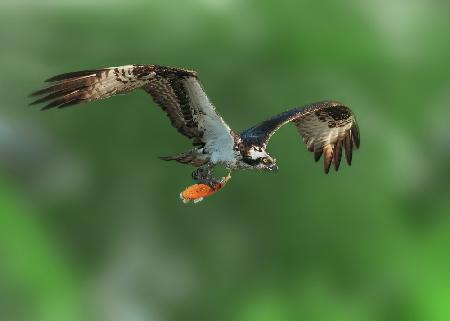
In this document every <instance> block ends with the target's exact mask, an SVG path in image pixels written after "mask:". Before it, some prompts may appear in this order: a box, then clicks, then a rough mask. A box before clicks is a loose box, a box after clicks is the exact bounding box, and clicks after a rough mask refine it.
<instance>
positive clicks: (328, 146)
mask: <svg viewBox="0 0 450 321" xmlns="http://www.w3.org/2000/svg"><path fill="white" fill-rule="evenodd" d="M288 122H292V123H294V124H295V126H296V127H297V130H298V131H299V133H300V134H301V135H302V137H303V141H304V142H305V144H306V146H307V148H308V150H309V151H311V152H313V153H314V159H315V160H316V161H318V160H319V159H320V158H321V156H322V154H323V155H324V170H325V173H328V171H329V169H330V165H331V163H333V165H334V168H335V169H336V171H337V170H338V169H339V164H340V162H341V155H342V147H344V149H345V156H346V159H347V163H348V164H349V165H351V162H352V152H353V147H356V148H359V143H360V138H359V129H358V125H357V123H356V119H355V116H354V115H353V113H352V111H351V110H350V108H348V107H346V106H344V105H343V104H341V103H338V102H333V101H323V102H318V103H314V104H311V105H308V106H305V107H303V108H294V109H291V110H289V111H286V112H284V113H282V114H279V115H277V116H275V117H272V118H271V119H268V120H266V121H264V122H262V123H260V124H258V125H256V126H254V127H251V128H249V129H247V130H245V131H244V132H242V133H241V139H242V141H243V143H244V144H245V145H247V146H251V145H253V146H260V147H263V148H266V146H267V143H268V142H269V140H270V137H271V136H272V135H273V134H274V133H275V132H276V131H277V130H278V129H279V128H280V127H281V126H283V125H284V124H286V123H288Z"/></svg>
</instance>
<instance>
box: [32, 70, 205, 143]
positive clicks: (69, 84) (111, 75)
mask: <svg viewBox="0 0 450 321" xmlns="http://www.w3.org/2000/svg"><path fill="white" fill-rule="evenodd" d="M188 77H193V78H197V74H196V72H195V71H192V70H186V69H181V68H171V67H163V66H157V65H127V66H121V67H111V68H104V69H99V70H84V71H79V72H70V73H65V74H62V75H58V76H55V77H52V78H50V79H48V80H46V81H47V82H50V83H51V85H50V86H49V87H47V88H44V89H42V90H38V91H36V92H34V93H32V94H31V96H33V97H38V99H37V100H35V101H34V102H32V103H31V105H35V104H41V103H47V104H46V105H45V106H44V107H43V108H42V109H43V110H45V109H49V108H62V107H66V106H71V105H75V104H79V103H83V102H89V101H94V100H99V99H104V98H108V97H111V96H113V95H117V94H123V93H126V92H130V91H132V90H135V89H139V88H142V89H144V90H145V91H147V92H148V93H149V94H150V95H151V96H152V97H153V100H154V101H155V102H156V103H157V104H158V105H159V106H160V107H161V108H162V109H163V110H164V111H165V112H166V114H167V115H168V117H169V118H170V120H171V123H172V125H173V126H174V127H175V128H177V130H178V131H179V132H180V133H182V134H183V135H185V136H187V137H189V138H196V139H195V141H194V143H199V139H200V137H201V136H202V133H201V132H200V130H199V129H198V126H197V124H196V123H195V121H194V119H193V111H192V109H191V107H192V106H190V101H189V97H188V95H187V93H186V89H185V87H184V79H186V78H188Z"/></svg>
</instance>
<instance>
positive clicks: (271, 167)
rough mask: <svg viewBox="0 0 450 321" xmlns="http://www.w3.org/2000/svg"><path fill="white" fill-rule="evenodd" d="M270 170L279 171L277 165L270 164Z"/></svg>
mask: <svg viewBox="0 0 450 321" xmlns="http://www.w3.org/2000/svg"><path fill="white" fill-rule="evenodd" d="M269 171H271V172H277V171H278V166H277V165H271V166H269Z"/></svg>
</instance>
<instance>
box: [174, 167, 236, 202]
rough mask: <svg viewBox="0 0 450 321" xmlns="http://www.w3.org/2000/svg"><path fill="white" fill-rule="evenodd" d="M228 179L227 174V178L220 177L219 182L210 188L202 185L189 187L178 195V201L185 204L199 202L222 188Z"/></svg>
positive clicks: (229, 177) (229, 176)
mask: <svg viewBox="0 0 450 321" xmlns="http://www.w3.org/2000/svg"><path fill="white" fill-rule="evenodd" d="M230 179H231V175H230V174H228V175H227V176H225V177H222V179H221V180H220V181H219V182H216V183H214V184H213V185H212V186H210V185H208V184H203V183H198V184H193V185H190V186H188V187H186V189H185V190H184V191H182V192H181V193H180V199H181V200H182V201H183V203H185V204H186V203H189V202H190V201H193V202H194V203H198V202H201V201H203V199H204V198H205V197H209V196H211V195H213V194H215V193H217V192H218V191H220V190H221V189H222V188H224V187H225V185H226V184H227V182H228V181H229V180H230Z"/></svg>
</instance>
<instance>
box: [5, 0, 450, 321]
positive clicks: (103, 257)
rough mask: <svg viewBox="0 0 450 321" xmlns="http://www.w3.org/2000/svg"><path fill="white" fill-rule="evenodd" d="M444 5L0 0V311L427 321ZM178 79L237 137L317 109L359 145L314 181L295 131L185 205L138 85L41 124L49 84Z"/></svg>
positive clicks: (449, 143) (443, 92) (444, 116)
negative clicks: (183, 75) (88, 75)
mask: <svg viewBox="0 0 450 321" xmlns="http://www.w3.org/2000/svg"><path fill="white" fill-rule="evenodd" d="M449 9H450V5H449V3H448V2H446V1H439V0H431V1H423V0H409V1H406V0H393V1H388V0H381V1H375V0H366V1H356V0H343V1H312V0H306V1H296V2H294V1H292V2H289V1H256V0H254V1H245V2H244V1H237V0H196V1H181V0H177V1H128V2H124V1H106V0H98V1H95V2H94V1H86V0H72V1H60V2H56V1H50V0H47V1H42V2H34V1H31V0H28V1H25V0H22V1H11V0H6V1H5V0H4V1H2V2H0V40H1V43H2V48H1V50H0V70H1V71H2V76H1V77H0V97H1V101H0V271H1V274H0V319H1V320H5V321H10V320H14V321H16V320H33V321H41V320H42V321H49V320H50V321H51V320H96V321H97V320H107V321H109V320H112V321H115V320H121V321H124V320H127V321H128V320H129V321H141V320H183V321H185V320H215V321H219V320H238V321H275V320H345V321H351V320H355V321H361V320H396V321H401V320H426V321H432V320H449V319H450V304H449V302H450V254H449V251H448V244H449V241H450V233H449V228H450V219H449V214H450V197H449V192H450V184H449V177H450V165H449V164H450V138H449V137H450V127H449V119H450V111H449V108H448V107H449V104H448V101H449V100H450V95H449V92H450V91H449V90H450V73H449V70H450V59H449V57H450V42H449V41H448V35H449V31H450V20H449V19H448V12H449ZM130 63H149V64H153V63H155V64H161V65H171V66H179V67H187V68H192V69H195V70H197V71H198V72H199V74H200V78H201V79H202V81H203V83H204V86H205V88H206V90H207V92H208V94H209V96H210V98H211V99H212V100H213V101H214V103H215V104H216V105H217V107H218V109H219V111H220V113H221V114H222V115H223V116H224V118H225V119H226V120H227V121H228V122H229V123H230V125H231V126H232V127H234V128H235V129H237V130H242V129H245V128H246V127H249V126H251V125H253V124H254V123H255V122H257V121H260V120H263V119H265V118H267V117H269V116H272V115H274V114H276V113H279V112H281V111H283V110H286V109H289V108H292V107H294V106H299V105H303V104H307V103H310V102H314V101H319V100H324V99H335V100H339V101H342V102H344V103H346V104H347V105H349V106H351V107H352V109H353V110H354V112H355V113H356V115H357V118H358V122H359V124H360V128H361V132H362V148H361V150H360V151H357V152H356V154H355V155H354V164H353V165H352V167H351V168H349V167H347V166H341V169H340V171H339V172H338V173H334V172H333V173H330V175H324V174H323V171H322V165H321V164H316V163H314V161H313V160H312V155H311V154H310V153H308V152H306V149H305V147H304V146H303V143H302V142H301V140H300V139H299V137H298V135H297V134H296V131H295V128H292V127H290V126H286V127H284V128H283V129H281V130H280V131H279V132H278V133H277V135H275V136H274V137H273V139H272V140H271V144H270V146H269V151H270V152H271V154H273V155H275V156H276V157H277V158H278V162H279V165H280V171H279V173H278V174H277V175H273V174H266V173H257V172H240V173H235V174H234V176H233V178H232V180H231V182H230V183H229V185H227V187H226V188H225V189H224V190H223V191H221V192H220V193H218V194H217V195H215V196H213V197H211V198H209V199H207V200H206V201H204V202H202V203H200V204H197V205H195V206H194V205H188V206H185V205H183V204H182V203H181V202H180V201H179V199H178V193H179V191H180V190H182V189H183V188H184V187H185V186H187V185H188V184H190V183H191V181H190V172H191V168H188V167H183V166H179V165H177V164H175V163H166V162H161V161H160V160H158V159H157V156H159V155H170V154H172V153H176V152H179V151H184V150H186V149H188V148H189V142H188V141H187V140H186V139H185V138H183V137H181V136H179V135H178V133H177V132H176V131H175V130H173V129H172V128H171V127H170V126H169V122H168V121H167V119H166V118H165V115H164V114H163V113H162V112H161V111H160V110H159V108H157V107H156V106H155V104H154V103H153V102H152V101H151V100H150V99H149V98H148V97H147V95H146V94H145V93H143V92H136V93H133V94H130V95H127V96H119V97H114V98H112V99H109V100H106V101H100V102H95V103H91V104H90V105H88V106H80V107H78V108H77V107H75V108H68V109H66V110H60V111H49V112H45V113H41V112H39V111H38V110H36V109H34V108H27V107H25V106H26V105H27V104H28V103H29V99H27V94H28V93H29V92H32V91H33V90H35V89H37V88H39V87H40V86H41V85H42V80H43V79H46V78H48V77H50V76H52V75H55V74H58V73H62V72H68V71H74V70H80V69H90V68H98V67H105V66H115V65H124V64H130Z"/></svg>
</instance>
